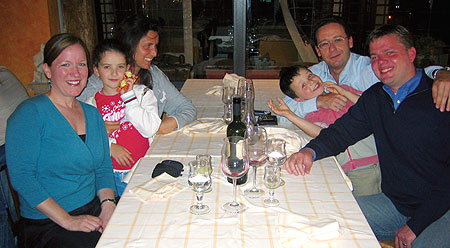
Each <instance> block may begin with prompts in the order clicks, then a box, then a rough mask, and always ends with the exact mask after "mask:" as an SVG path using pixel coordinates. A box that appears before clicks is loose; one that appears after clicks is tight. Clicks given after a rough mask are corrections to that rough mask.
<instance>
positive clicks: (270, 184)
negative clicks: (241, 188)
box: [264, 165, 281, 207]
mask: <svg viewBox="0 0 450 248" xmlns="http://www.w3.org/2000/svg"><path fill="white" fill-rule="evenodd" d="M280 183H281V167H280V166H276V165H266V166H265V167H264V185H265V186H266V188H268V189H269V198H266V199H264V205H266V206H268V207H276V206H278V205H279V204H280V202H279V201H278V200H277V199H275V198H274V196H273V195H274V193H275V192H274V190H275V189H276V188H278V186H280Z"/></svg>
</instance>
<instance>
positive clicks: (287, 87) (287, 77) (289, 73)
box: [280, 65, 308, 99]
mask: <svg viewBox="0 0 450 248" xmlns="http://www.w3.org/2000/svg"><path fill="white" fill-rule="evenodd" d="M300 69H306V70H308V68H307V67H306V66H303V65H294V66H289V67H284V68H283V69H281V71H280V90H281V91H282V92H283V93H284V94H285V95H286V96H288V97H290V98H292V99H295V98H297V97H298V96H297V95H296V94H295V92H294V91H293V90H292V88H291V84H292V80H293V78H294V77H295V76H297V75H299V73H298V70H300Z"/></svg>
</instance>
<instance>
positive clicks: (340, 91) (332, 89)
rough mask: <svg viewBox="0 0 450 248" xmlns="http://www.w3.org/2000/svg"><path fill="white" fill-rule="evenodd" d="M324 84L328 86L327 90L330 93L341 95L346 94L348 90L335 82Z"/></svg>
mask: <svg viewBox="0 0 450 248" xmlns="http://www.w3.org/2000/svg"><path fill="white" fill-rule="evenodd" d="M323 86H325V87H327V90H328V91H329V92H330V93H335V94H339V95H344V94H345V92H346V90H344V89H343V88H342V87H341V86H339V85H337V84H335V83H333V82H324V83H323Z"/></svg>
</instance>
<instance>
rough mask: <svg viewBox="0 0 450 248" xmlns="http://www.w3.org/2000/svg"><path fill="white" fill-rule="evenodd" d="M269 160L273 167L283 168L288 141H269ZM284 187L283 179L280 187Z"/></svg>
mask: <svg viewBox="0 0 450 248" xmlns="http://www.w3.org/2000/svg"><path fill="white" fill-rule="evenodd" d="M267 160H268V161H269V163H270V164H271V165H274V166H278V167H281V166H282V165H283V164H284V161H286V141H284V140H282V139H269V140H268V141H267ZM283 185H284V180H283V179H281V184H280V186H283Z"/></svg>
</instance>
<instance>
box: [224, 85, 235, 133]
mask: <svg viewBox="0 0 450 248" xmlns="http://www.w3.org/2000/svg"><path fill="white" fill-rule="evenodd" d="M235 90H236V89H235V88H234V87H232V86H223V88H222V102H223V103H224V104H225V107H224V111H223V121H224V122H225V123H226V124H230V122H231V121H232V120H233V111H232V103H233V95H235Z"/></svg>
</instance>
